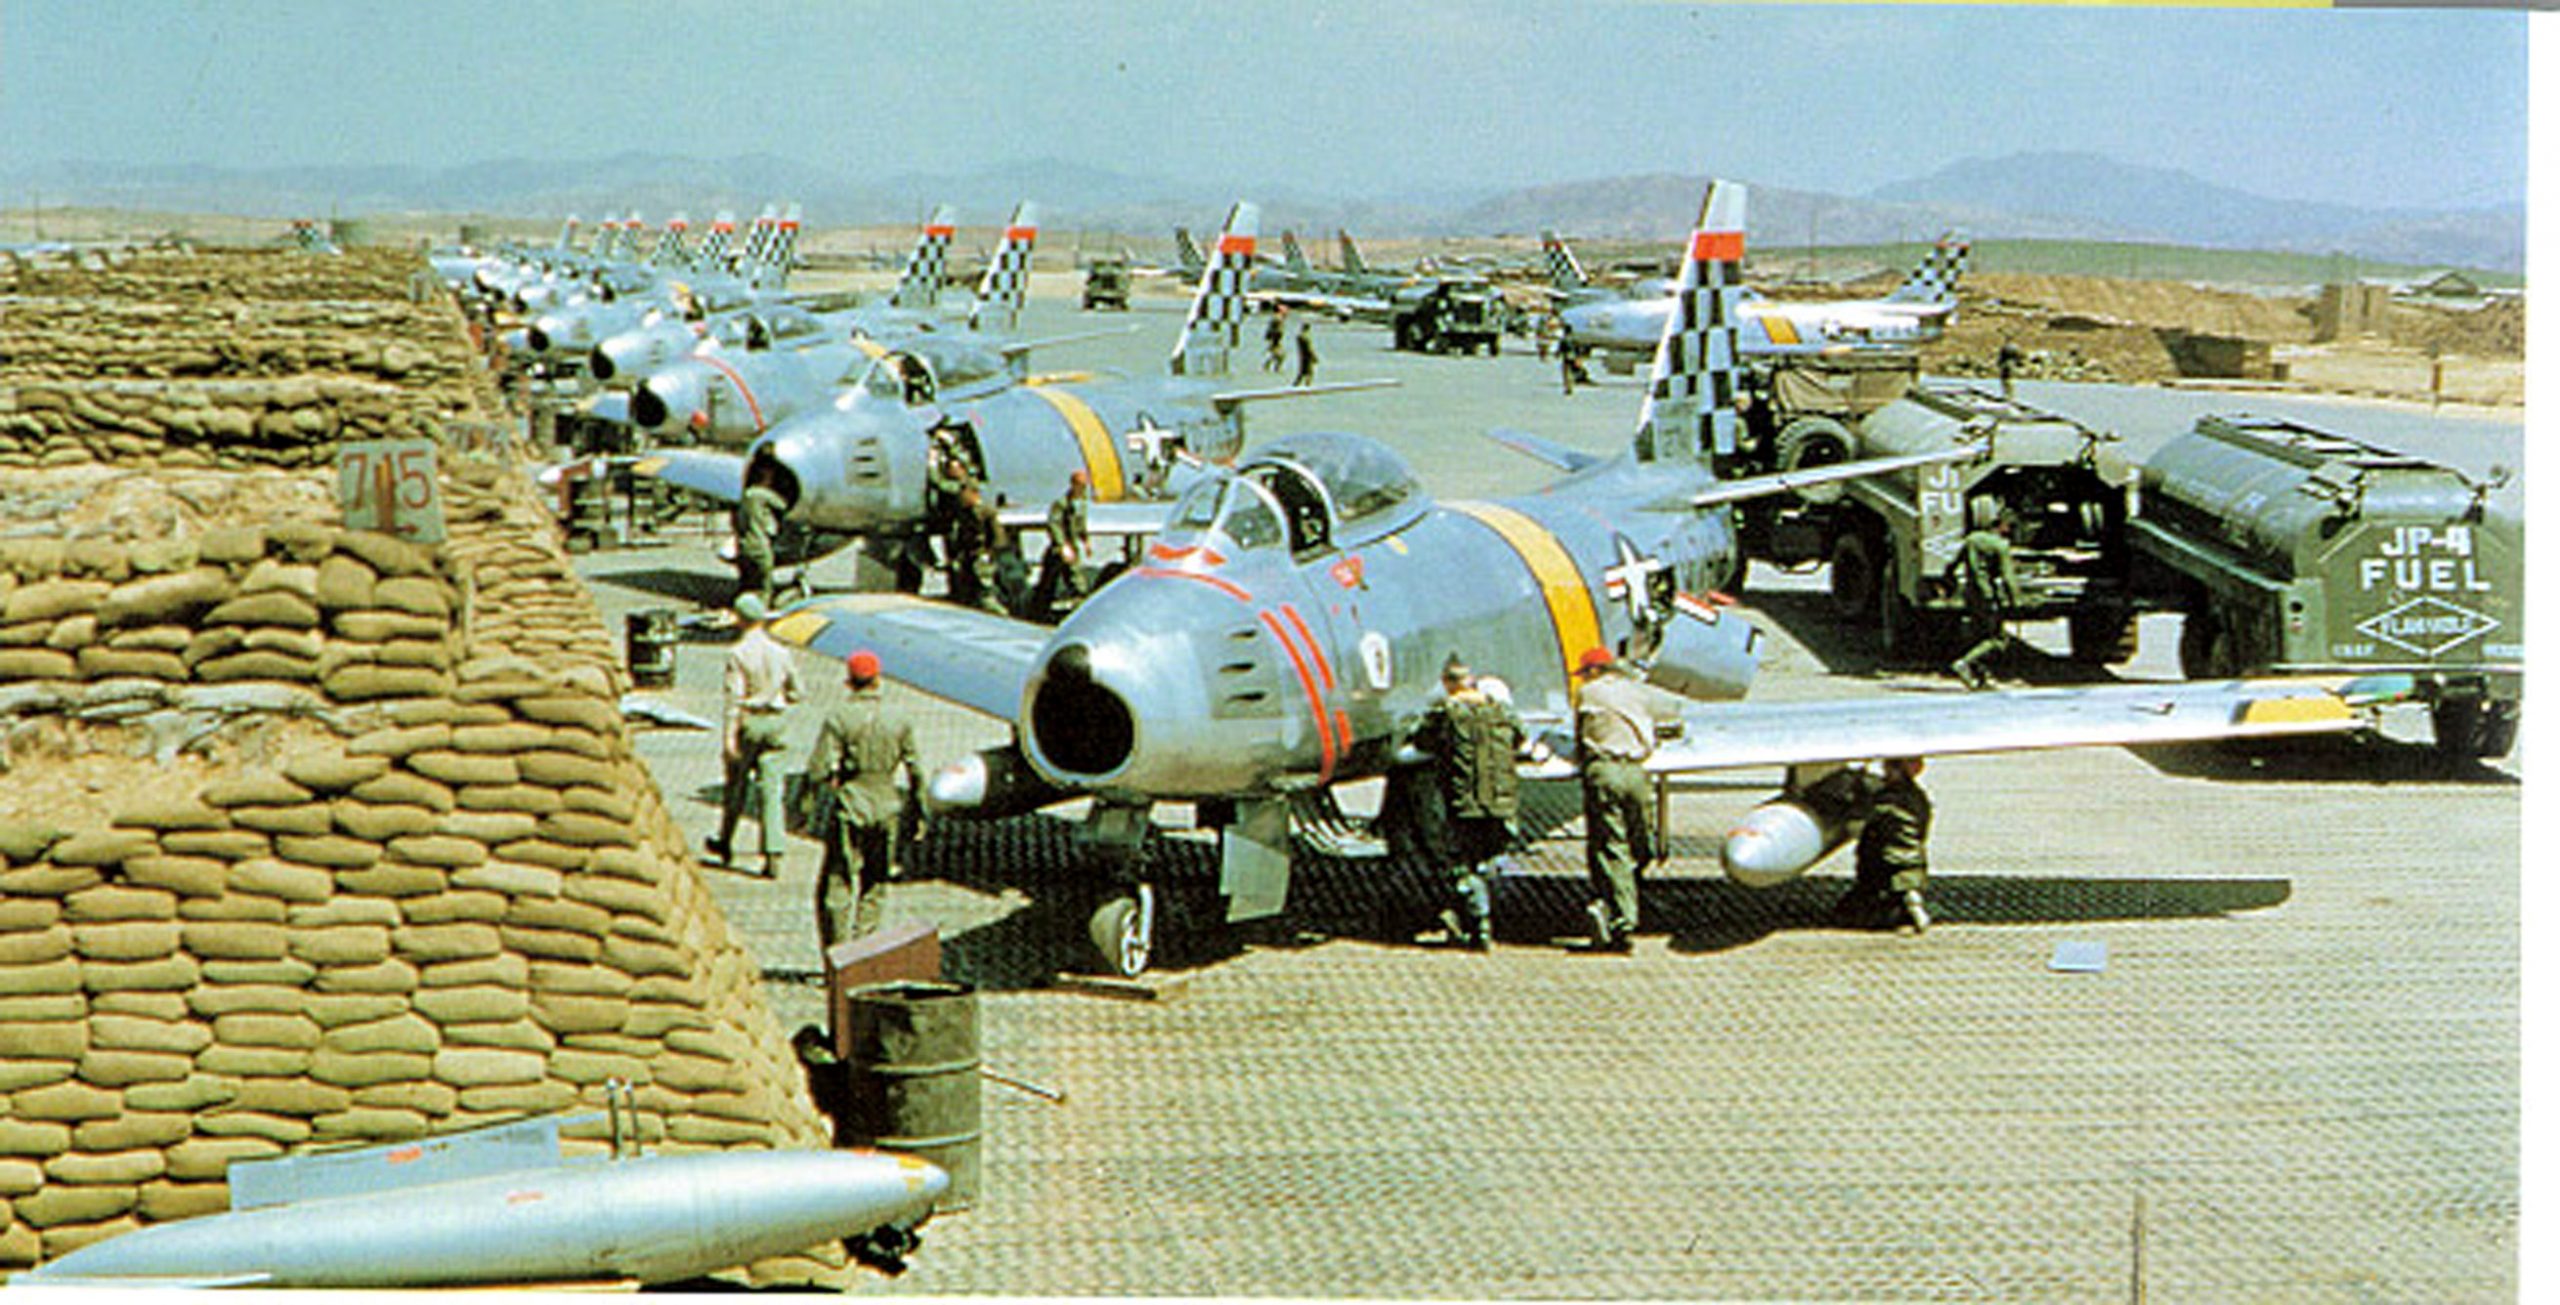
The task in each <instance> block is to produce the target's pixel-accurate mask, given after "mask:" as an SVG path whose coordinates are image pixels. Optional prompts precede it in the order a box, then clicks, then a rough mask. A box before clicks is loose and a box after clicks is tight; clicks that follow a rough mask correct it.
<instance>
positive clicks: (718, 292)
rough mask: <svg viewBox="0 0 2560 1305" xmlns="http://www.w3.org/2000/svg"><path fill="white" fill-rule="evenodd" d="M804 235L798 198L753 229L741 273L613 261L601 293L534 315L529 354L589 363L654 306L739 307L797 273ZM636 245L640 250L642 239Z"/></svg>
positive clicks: (692, 309)
mask: <svg viewBox="0 0 2560 1305" xmlns="http://www.w3.org/2000/svg"><path fill="white" fill-rule="evenodd" d="M634 220H635V222H636V220H637V217H636V215H635V217H634ZM799 243H800V206H799V205H797V204H794V205H792V206H791V208H790V210H789V211H788V212H786V213H784V214H783V215H782V217H781V218H780V219H778V220H776V221H774V222H772V223H770V224H760V228H759V230H757V231H756V232H754V233H752V234H751V235H750V238H749V239H748V241H747V247H746V250H745V257H744V260H743V261H742V262H741V263H740V264H739V266H738V268H737V270H736V272H735V273H732V272H730V271H727V270H725V269H724V270H719V271H714V272H711V273H709V274H707V275H694V276H689V277H686V278H684V279H678V278H677V277H675V276H674V275H672V274H671V273H670V272H669V271H668V270H667V269H664V268H660V267H652V266H648V265H644V264H633V263H622V264H619V265H617V266H615V267H613V268H609V269H607V271H606V272H605V273H604V274H603V275H604V276H605V277H606V278H607V279H606V281H605V283H604V288H603V289H601V290H599V292H598V293H597V294H596V296H595V297H593V298H589V299H586V300H582V301H575V302H569V303H564V304H562V305H560V306H558V307H556V308H554V309H552V310H551V311H548V312H545V313H542V314H541V315H539V316H537V317H535V318H534V319H533V321H532V323H531V325H529V326H528V327H527V328H526V330H525V336H524V343H525V349H524V354H523V355H522V358H521V361H525V362H529V363H531V362H538V363H543V364H561V363H569V364H581V363H584V362H585V361H586V358H587V353H588V351H589V350H591V349H593V348H595V346H596V344H597V342H598V341H600V340H602V339H604V338H605V337H606V336H609V335H614V334H617V333H619V332H621V331H625V330H628V329H630V328H631V327H634V326H637V325H639V324H641V322H642V321H643V320H644V319H646V318H647V317H648V315H649V314H650V313H651V312H652V311H669V312H674V313H677V314H678V315H700V314H702V313H704V312H706V311H716V310H717V309H716V308H715V307H714V306H715V305H717V306H718V307H730V308H734V307H738V306H742V305H744V304H746V303H748V302H750V301H752V300H754V299H756V298H758V297H760V296H763V295H766V294H769V293H778V292H779V291H780V290H781V289H782V287H783V285H784V284H785V282H786V281H787V280H788V279H789V277H790V273H791V268H792V266H793V264H794V262H795V261H796V259H797V257H798V250H799ZM632 252H633V254H635V255H636V252H637V250H636V247H635V248H634V249H633V250H632Z"/></svg>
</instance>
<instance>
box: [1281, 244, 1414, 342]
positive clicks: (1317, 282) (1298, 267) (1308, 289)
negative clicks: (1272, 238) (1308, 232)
mask: <svg viewBox="0 0 2560 1305" xmlns="http://www.w3.org/2000/svg"><path fill="white" fill-rule="evenodd" d="M1333 234H1334V239H1335V241H1336V242H1337V244H1338V245H1339V246H1340V248H1341V260H1342V261H1341V266H1339V267H1338V268H1333V269H1326V268H1319V267H1316V266H1314V265H1313V264H1312V263H1309V262H1308V261H1307V258H1306V255H1304V254H1303V253H1300V252H1299V251H1298V248H1297V241H1296V240H1295V239H1294V238H1292V237H1288V236H1287V235H1286V234H1285V233H1284V236H1283V244H1284V248H1285V251H1286V254H1285V256H1286V258H1287V259H1288V261H1287V263H1286V264H1285V266H1286V268H1287V271H1286V272H1285V273H1284V274H1283V275H1280V276H1277V277H1274V278H1271V279H1269V280H1262V279H1259V278H1257V280H1256V282H1255V286H1254V290H1255V294H1254V299H1255V300H1256V301H1257V302H1263V303H1278V304H1284V305H1286V306H1288V307H1290V308H1303V309H1312V310H1314V311H1316V312H1320V313H1327V314H1330V315H1332V316H1334V317H1338V318H1341V319H1342V320H1344V321H1347V322H1349V321H1360V322H1384V321H1386V320H1387V319H1388V318H1389V317H1390V316H1392V315H1393V314H1394V311H1395V299H1396V296H1397V294H1398V292H1400V291H1404V290H1408V289H1411V288H1412V287H1415V286H1417V285H1420V284H1421V283H1422V282H1423V280H1424V279H1425V274H1424V273H1421V272H1419V271H1403V270H1398V269H1394V268H1379V267H1372V266H1370V264H1369V262H1368V260H1366V259H1364V258H1362V257H1361V255H1360V246H1359V243H1358V242H1356V241H1354V240H1353V239H1352V238H1351V233H1350V232H1348V231H1343V230H1339V229H1337V230H1336V231H1335V232H1334V233H1333Z"/></svg>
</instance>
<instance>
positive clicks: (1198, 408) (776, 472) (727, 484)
mask: <svg viewBox="0 0 2560 1305" xmlns="http://www.w3.org/2000/svg"><path fill="white" fill-rule="evenodd" d="M1256 222H1257V210H1256V209H1255V208H1254V206H1253V205H1251V204H1238V205H1236V206H1235V208H1234V209H1233V210H1232V211H1231V212H1230V214H1229V215H1228V219H1227V225H1226V228H1225V230H1224V233H1223V234H1222V235H1221V236H1220V237H1219V240H1218V247H1217V251H1216V253H1215V254H1214V256H1212V257H1211V258H1210V260H1209V261H1208V263H1207V265H1206V266H1205V267H1204V268H1203V270H1202V272H1201V276H1200V284H1199V287H1198V290H1197V292H1196V293H1195V294H1194V296H1193V298H1192V303H1191V312H1190V316H1189V317H1188V318H1187V319H1186V321H1185V324H1184V327H1183V331H1182V334H1181V335H1180V336H1179V337H1177V339H1176V341H1175V344H1174V349H1173V355H1172V357H1171V359H1170V360H1169V362H1168V370H1169V371H1170V372H1171V375H1169V376H1167V377H1164V378H1161V379H1151V380H1140V379H1116V380H1103V379H1095V378H1091V377H1030V378H1027V379H1025V380H1023V382H1022V383H1020V384H980V385H977V386H975V387H961V388H955V387H953V386H951V385H950V384H948V383H947V382H943V383H941V384H939V385H936V386H932V387H930V388H928V389H926V390H925V391H924V392H922V393H919V391H918V389H917V386H916V383H915V382H916V378H917V377H918V375H919V374H921V375H922V376H924V377H925V378H927V380H928V381H932V380H935V379H937V378H940V377H944V376H947V375H948V369H947V364H943V363H941V362H940V360H939V359H938V357H937V355H936V354H935V353H934V352H933V350H934V349H935V348H936V347H937V346H938V345H940V344H941V343H942V341H940V340H938V339H937V338H936V337H933V336H919V337H917V338H915V339H913V340H910V341H909V342H908V343H907V344H906V345H905V346H903V347H902V348H901V349H900V350H899V351H897V352H895V353H891V354H887V355H884V356H883V357H882V358H881V359H880V361H879V362H877V363H876V364H874V365H873V367H872V368H871V369H870V371H869V372H867V373H866V375H865V376H864V378H863V382H862V383H861V384H860V385H859V386H857V387H855V388H854V389H853V390H851V391H848V392H847V393H846V394H844V395H843V396H842V397H841V398H838V399H837V400H836V401H834V402H833V403H831V404H828V405H826V406H824V407H822V408H819V409H817V410H814V411H811V412H808V413H805V414H803V415H801V416H799V417H795V418H793V419H791V420H788V421H783V422H778V423H776V424H775V425H774V426H773V428H772V429H771V430H770V431H768V432H767V433H766V434H765V435H764V437H763V438H761V439H759V440H757V441H756V442H755V444H754V446H753V447H752V448H750V449H749V450H748V452H747V455H746V457H745V458H743V459H740V458H738V457H736V456H735V455H723V454H715V453H708V452H692V451H685V450H670V451H661V452H658V453H655V454H651V455H648V456H644V457H643V458H641V459H640V460H639V461H638V462H636V463H635V464H634V470H635V471H638V472H640V473H641V474H644V475H654V476H657V477H660V478H662V479H664V480H666V481H668V482H670V483H673V484H677V485H681V486H683V487H685V488H688V489H692V490H696V491H698V492H701V493H705V494H708V495H711V496H712V497H714V498H717V499H720V500H722V501H724V502H736V501H737V500H738V498H739V497H740V496H741V495H742V494H743V493H744V490H745V486H746V485H748V484H750V483H754V482H757V481H763V482H765V483H769V484H771V485H772V486H773V487H774V488H775V490H776V491H778V492H779V493H780V494H781V495H782V498H783V502H784V504H785V509H786V510H785V519H786V522H787V523H788V524H789V525H790V526H791V527H792V528H794V529H795V530H798V531H801V532H804V533H806V534H807V535H809V536H810V537H811V538H809V539H808V541H807V542H805V543H803V544H802V545H800V546H799V547H798V550H797V551H798V552H799V553H800V554H801V555H803V556H810V555H816V554H819V553H822V552H824V551H826V550H827V549H829V548H832V547H838V546H841V545H842V544H843V543H845V542H847V541H849V539H850V538H851V537H854V536H861V537H864V538H867V539H869V540H872V541H873V542H874V543H875V544H879V545H882V546H883V548H882V551H885V552H886V553H888V554H889V555H890V556H891V557H892V558H893V559H904V558H910V557H912V556H914V552H913V549H912V545H911V541H913V540H914V539H915V538H916V537H917V536H918V535H919V534H920V533H921V532H922V531H923V530H924V529H925V528H926V524H927V523H926V493H925V491H926V467H927V458H928V456H929V455H930V453H931V451H932V447H933V442H934V437H935V431H936V428H941V429H942V430H943V431H944V432H946V436H945V437H946V438H948V439H949V440H951V441H952V442H953V444H954V445H955V446H956V448H957V449H958V451H959V452H960V454H961V455H962V456H963V457H965V458H966V459H968V460H969V461H970V462H971V463H972V464H973V467H974V470H975V471H976V473H977V479H978V482H979V484H980V486H981V487H982V491H983V492H984V493H985V494H986V495H987V496H988V497H989V498H991V499H994V500H997V501H999V502H1002V503H1004V504H1007V505H1008V506H1009V508H1010V510H1009V511H1006V512H1003V513H1002V515H1003V516H1005V517H1006V518H1007V520H1008V521H1009V523H1011V524H1014V525H1032V524H1038V523H1040V522H1042V521H1043V519H1044V508H1045V506H1046V505H1047V503H1048V502H1049V501H1050V500H1051V499H1053V498H1055V497H1056V496H1057V495H1058V493H1059V491H1060V490H1062V489H1063V488H1065V486H1066V482H1067V477H1068V474H1069V473H1070V472H1074V471H1082V472H1084V473H1085V475H1086V478H1087V481H1088V483H1089V484H1090V486H1091V488H1092V493H1093V499H1094V507H1093V510H1092V525H1093V529H1094V532H1095V533H1096V534H1103V535H1113V534H1118V535H1130V534H1147V533H1152V532H1153V531H1154V530H1155V529H1157V528H1158V527H1159V526H1161V525H1162V524H1163V522H1164V519H1165V513H1166V512H1167V510H1168V509H1169V500H1170V498H1171V497H1173V496H1174V495H1177V494H1179V493H1180V492H1181V491H1182V490H1183V489H1185V488H1187V486H1188V484H1189V482H1190V480H1191V479H1193V478H1196V477H1197V476H1198V475H1200V474H1201V468H1202V465H1203V460H1204V459H1205V460H1216V459H1223V458H1231V457H1233V456H1234V455H1235V452H1236V450H1237V448H1238V447H1240V446H1241V445H1242V443H1243V439H1244V435H1243V428H1242V422H1241V419H1240V416H1239V414H1240V412H1241V410H1242V409H1243V407H1244V406H1245V405H1246V404H1249V403H1252V402H1255V401H1258V400H1264V399H1277V398H1292V397H1299V396H1304V395H1310V394H1320V393H1338V392H1341V391H1344V390H1350V389H1361V388H1368V387H1369V386H1371V385H1374V384H1376V382H1362V381H1351V382H1340V383H1335V384H1330V385H1321V386H1300V387H1296V388H1289V389H1273V390H1237V389H1224V388H1221V384H1222V382H1223V379H1224V377H1225V376H1226V373H1227V370H1228V359H1229V357H1230V356H1231V355H1232V354H1233V352H1234V349H1235V347H1236V334H1237V329H1238V326H1239V324H1240V323H1241V321H1242V319H1243V313H1244V299H1243V295H1242V293H1241V287H1242V286H1243V284H1244V282H1245V279H1246V277H1247V275H1248V274H1249V271H1250V268H1251V264H1252V259H1253V249H1254V242H1255V225H1256ZM909 566H910V569H909V570H908V572H907V573H906V574H904V575H903V576H902V577H901V580H902V584H906V583H911V582H912V581H914V580H915V579H918V578H919V577H918V576H917V575H916V574H915V573H914V571H913V569H912V564H909Z"/></svg>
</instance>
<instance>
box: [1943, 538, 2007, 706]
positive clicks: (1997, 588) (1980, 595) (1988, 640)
mask: <svg viewBox="0 0 2560 1305" xmlns="http://www.w3.org/2000/svg"><path fill="white" fill-rule="evenodd" d="M1974 512H1975V514H1976V519H1977V520H1982V519H1983V518H1986V517H1987V518H1988V520H1987V521H1983V523H1982V524H1979V525H1977V526H1975V528H1974V529H1972V530H1969V531H1967V532H1965V537H1964V544H1963V547H1962V548H1961V549H1960V550H1959V551H1958V553H1957V555H1956V581H1957V583H1958V584H1960V585H1961V586H1963V589H1964V624H1965V637H1966V639H1968V640H1969V641H1971V644H1972V646H1971V647H1969V648H1967V649H1965V653H1964V655H1963V656H1962V657H1958V658H1956V659H1955V662H1954V664H1952V665H1950V666H1949V667H1948V668H1947V669H1948V670H1949V671H1950V672H1952V673H1953V674H1954V675H1955V677H1956V679H1958V680H1959V681H1962V682H1963V684H1964V687H1966V688H1968V689H1988V688H1990V687H1991V673H1990V672H1989V671H1987V670H1984V669H1983V663H1984V662H1987V661H1991V660H1993V659H1995V658H1998V657H2000V656H2001V655H2003V654H2004V653H2006V652H2007V651H2008V649H2009V617H2010V614H2011V612H2012V611H2013V610H2014V608H2015V607H2016V604H2017V601H2018V564H2017V556H2016V553H2015V550H2013V549H2012V548H2011V547H2010V544H2009V535H2010V532H2011V530H2012V529H2014V526H2013V524H2012V518H2011V517H2010V516H2009V514H2008V513H2007V512H2006V511H2002V510H1998V509H1997V508H1996V507H1995V505H1994V504H1993V503H1992V502H1991V501H1990V500H1989V499H1976V500H1974Z"/></svg>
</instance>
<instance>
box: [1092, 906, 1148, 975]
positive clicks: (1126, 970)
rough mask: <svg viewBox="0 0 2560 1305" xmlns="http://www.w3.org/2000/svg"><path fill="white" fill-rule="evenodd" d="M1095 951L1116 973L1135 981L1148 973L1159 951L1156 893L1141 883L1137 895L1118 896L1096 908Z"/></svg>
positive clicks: (1094, 925) (1094, 921)
mask: <svg viewBox="0 0 2560 1305" xmlns="http://www.w3.org/2000/svg"><path fill="white" fill-rule="evenodd" d="M1090 927H1091V930H1092V935H1093V946H1094V950H1095V951H1098V952H1100V953H1101V954H1102V963H1103V965H1104V966H1105V967H1107V968H1108V969H1109V970H1110V971H1111V972H1112V973H1113V974H1116V975H1119V976H1120V977H1121V978H1124V979H1134V978H1136V977H1138V976H1139V975H1141V974H1144V973H1146V972H1147V962H1148V960H1149V959H1151V958H1152V956H1153V954H1154V952H1155V939H1156V890H1155V885H1153V884H1140V885H1138V886H1137V889H1136V891H1135V892H1132V893H1121V894H1115V895H1113V896H1111V897H1107V898H1104V899H1103V902H1102V905H1100V906H1097V907H1095V908H1094V909H1093V920H1092V922H1091V926H1090Z"/></svg>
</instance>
